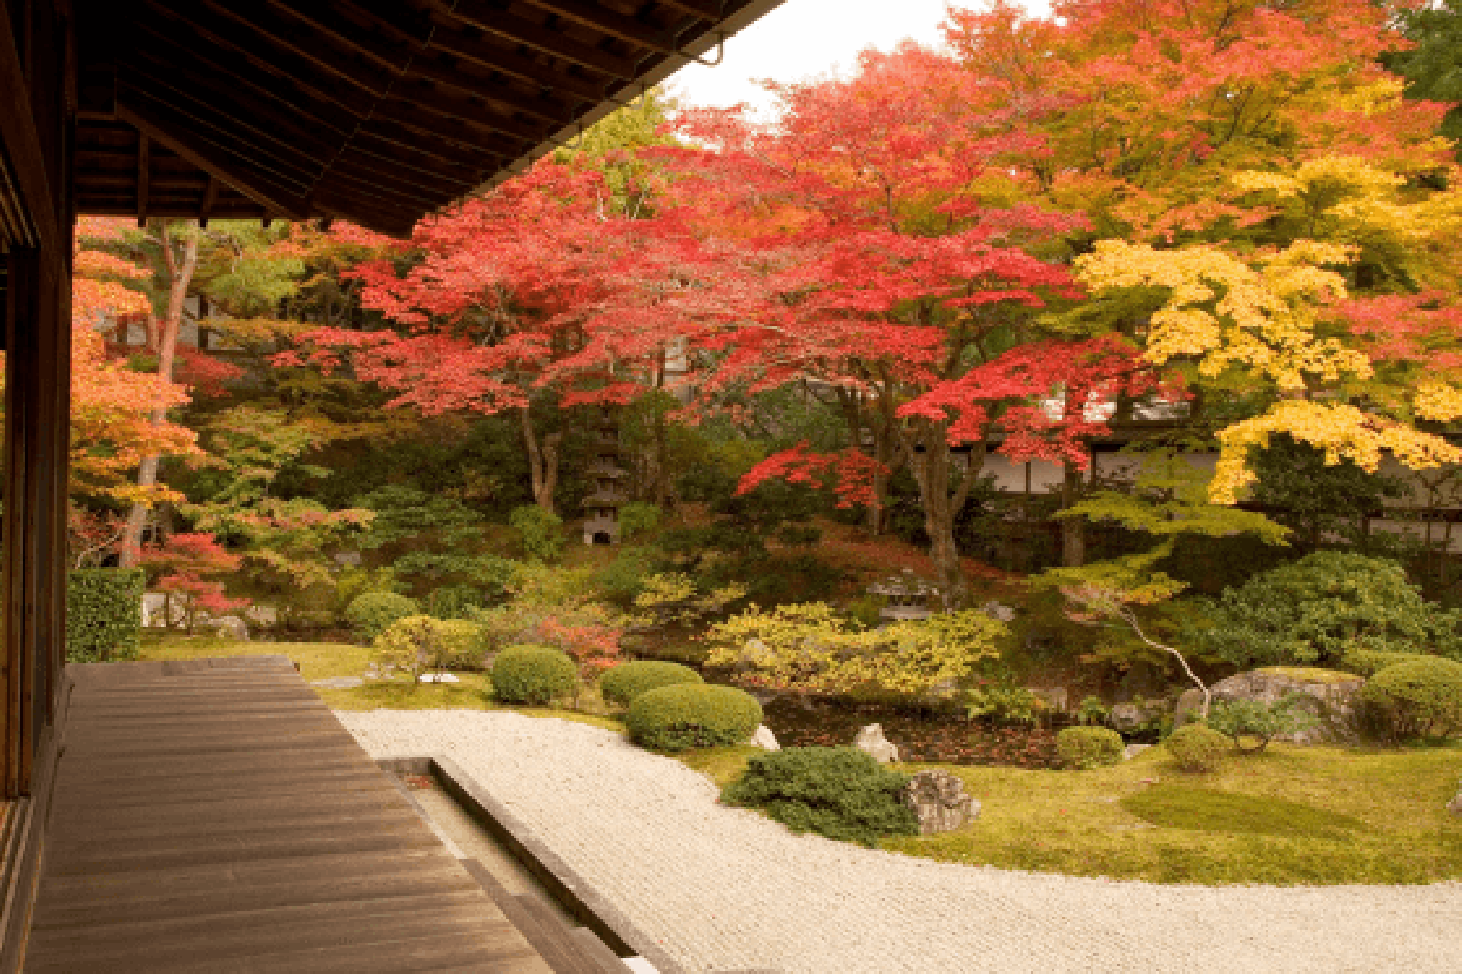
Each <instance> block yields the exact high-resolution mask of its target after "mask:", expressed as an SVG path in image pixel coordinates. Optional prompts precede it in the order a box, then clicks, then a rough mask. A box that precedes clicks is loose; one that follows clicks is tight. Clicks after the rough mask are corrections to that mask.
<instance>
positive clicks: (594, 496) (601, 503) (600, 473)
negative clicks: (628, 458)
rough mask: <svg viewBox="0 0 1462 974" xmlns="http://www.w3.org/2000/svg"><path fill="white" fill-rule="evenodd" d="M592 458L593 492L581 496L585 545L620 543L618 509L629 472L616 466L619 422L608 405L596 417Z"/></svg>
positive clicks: (590, 466)
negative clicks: (586, 495)
mask: <svg viewBox="0 0 1462 974" xmlns="http://www.w3.org/2000/svg"><path fill="white" fill-rule="evenodd" d="M596 421H597V427H596V429H595V436H594V460H593V462H592V463H591V464H590V465H589V480H590V482H591V483H592V484H593V485H594V489H593V491H591V492H590V494H589V496H588V497H585V498H584V501H583V507H584V544H618V543H619V534H620V528H619V508H620V507H621V506H622V505H623V504H624V503H625V494H624V488H623V482H624V479H625V478H626V477H628V476H629V473H628V472H627V471H625V470H624V469H622V468H621V467H620V466H619V422H618V419H617V417H616V416H615V412H614V408H613V407H611V406H600V407H599V409H598V413H597V416H596Z"/></svg>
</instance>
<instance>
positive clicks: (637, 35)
mask: <svg viewBox="0 0 1462 974" xmlns="http://www.w3.org/2000/svg"><path fill="white" fill-rule="evenodd" d="M528 3H531V4H532V5H533V6H535V7H537V8H538V9H540V10H547V11H548V12H549V13H553V14H557V15H558V16H560V17H562V18H564V19H565V20H572V21H573V22H574V23H576V24H583V25H584V26H585V27H588V28H591V29H592V30H597V31H599V32H600V33H602V34H607V35H609V36H610V37H614V38H618V39H619V40H622V41H624V42H625V43H627V44H633V45H635V46H636V47H640V48H644V49H645V50H647V51H657V52H659V53H661V54H675V53H677V52H676V50H675V45H674V44H673V43H671V40H670V38H669V37H668V36H667V34H666V32H665V31H663V30H661V29H659V28H657V27H655V26H653V25H651V24H647V23H645V22H644V21H640V20H636V19H635V18H633V17H626V16H625V15H624V14H622V13H619V12H618V11H616V10H611V9H610V8H608V7H605V6H601V5H600V4H598V3H586V2H585V0H528Z"/></svg>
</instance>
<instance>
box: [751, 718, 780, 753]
mask: <svg viewBox="0 0 1462 974" xmlns="http://www.w3.org/2000/svg"><path fill="white" fill-rule="evenodd" d="M751 746H752V747H759V748H761V749H762V750H763V751H780V750H781V749H782V745H780V744H778V743H777V735H776V734H773V733H772V729H771V728H770V727H768V726H767V725H766V724H758V725H757V728H756V733H755V734H752V735H751Z"/></svg>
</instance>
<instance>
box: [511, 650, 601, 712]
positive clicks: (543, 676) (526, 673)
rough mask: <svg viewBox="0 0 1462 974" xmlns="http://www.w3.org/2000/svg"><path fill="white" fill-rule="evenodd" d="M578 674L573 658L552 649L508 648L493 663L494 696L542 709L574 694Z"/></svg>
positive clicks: (561, 651)
mask: <svg viewBox="0 0 1462 974" xmlns="http://www.w3.org/2000/svg"><path fill="white" fill-rule="evenodd" d="M578 675H579V670H578V667H576V666H575V665H574V660H573V657H571V656H569V654H568V653H565V652H564V651H563V650H560V649H554V648H553V647H552V646H509V647H508V648H507V649H505V650H503V651H502V652H501V653H498V655H497V659H495V660H493V663H492V672H491V674H490V676H491V679H492V689H493V694H494V695H495V696H496V697H497V698H498V699H499V700H501V701H503V702H504V703H527V704H534V705H537V706H542V705H543V704H546V703H548V702H549V701H550V700H552V699H553V698H554V697H562V696H564V695H565V694H568V693H571V692H573V689H574V686H575V684H576V683H577V682H578Z"/></svg>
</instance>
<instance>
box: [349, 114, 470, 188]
mask: <svg viewBox="0 0 1462 974" xmlns="http://www.w3.org/2000/svg"><path fill="white" fill-rule="evenodd" d="M388 128H389V129H392V130H393V131H391V132H389V133H387V132H386V131H385V130H386V129H388ZM408 131H409V130H405V129H402V128H401V127H399V126H391V125H390V124H389V123H382V122H380V121H379V120H376V119H372V120H371V122H370V123H369V125H367V126H364V127H362V128H361V130H360V131H359V132H357V133H355V138H354V139H353V140H352V141H351V145H352V146H353V147H354V149H355V151H356V152H359V153H362V154H364V155H367V156H370V157H372V158H375V159H380V160H381V161H382V162H385V163H390V164H395V165H399V166H407V167H411V168H413V169H420V170H421V171H423V172H429V173H431V174H432V175H434V176H437V177H439V178H442V179H451V180H454V181H456V182H459V183H462V184H465V185H470V186H478V185H480V184H481V183H482V182H483V180H484V179H486V177H487V173H488V171H489V168H490V167H489V166H487V165H484V161H485V160H484V159H483V158H482V157H481V156H479V157H477V158H472V157H470V156H468V155H466V154H464V153H463V152H462V151H460V150H458V149H454V148H446V149H442V150H441V151H434V150H433V149H432V148H430V147H428V146H427V145H426V144H424V143H426V142H429V141H433V140H430V139H428V138H426V137H425V136H423V137H422V141H421V143H419V144H417V145H412V144H410V141H409V139H408V138H407V137H406V136H405V135H403V133H404V132H408ZM493 158H497V157H496V156H494V157H493Z"/></svg>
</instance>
